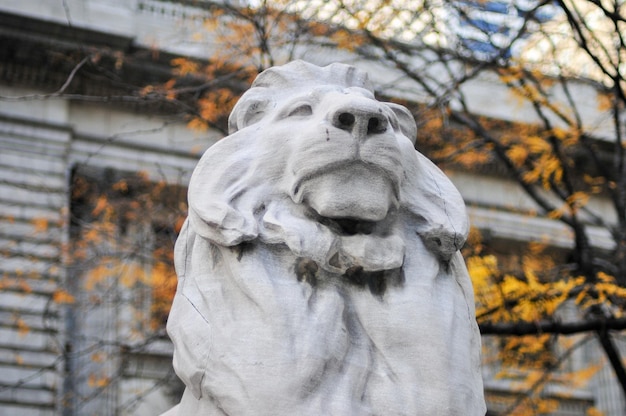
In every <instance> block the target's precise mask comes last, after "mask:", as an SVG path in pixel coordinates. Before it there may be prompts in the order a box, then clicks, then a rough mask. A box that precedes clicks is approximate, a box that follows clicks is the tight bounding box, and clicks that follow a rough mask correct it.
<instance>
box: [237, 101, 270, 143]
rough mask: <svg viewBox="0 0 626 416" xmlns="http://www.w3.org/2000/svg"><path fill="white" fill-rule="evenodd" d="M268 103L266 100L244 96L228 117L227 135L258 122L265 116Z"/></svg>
mask: <svg viewBox="0 0 626 416" xmlns="http://www.w3.org/2000/svg"><path fill="white" fill-rule="evenodd" d="M268 103H269V100H267V99H262V98H257V97H246V96H245V95H244V96H243V97H242V98H241V99H240V100H239V101H238V102H237V104H236V105H235V108H233V111H232V112H231V113H230V116H229V117H228V134H233V133H235V132H237V131H239V130H241V129H243V128H246V127H248V126H250V125H252V124H254V123H256V122H257V121H260V120H261V119H262V118H263V117H264V116H265V111H266V109H267V105H268Z"/></svg>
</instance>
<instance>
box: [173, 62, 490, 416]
mask: <svg viewBox="0 0 626 416" xmlns="http://www.w3.org/2000/svg"><path fill="white" fill-rule="evenodd" d="M229 124H230V133H231V134H230V135H229V136H228V137H227V138H225V139H223V140H222V141H220V142H218V143H217V144H215V145H214V146H212V147H211V148H210V149H208V150H207V152H206V153H205V154H204V156H203V157H202V159H201V160H200V162H199V163H198V166H197V167H196V169H195V171H194V173H193V175H192V178H191V182H190V185H189V217H188V221H187V222H186V225H185V226H184V228H183V230H182V232H181V236H180V237H179V240H178V241H177V243H176V253H175V260H176V270H177V273H178V276H179V284H178V288H177V293H176V297H175V299H174V305H173V307H172V312H171V314H170V318H169V321H168V333H169V334H170V336H171V337H172V340H173V341H174V345H175V353H174V366H175V368H176V372H177V374H178V375H179V376H180V377H181V379H182V380H183V381H184V382H185V384H186V385H187V390H186V393H185V396H184V397H183V400H182V402H181V407H180V412H179V414H185V415H186V414H206V415H238V416H239V415H255V416H259V415H267V416H270V415H271V416H287V415H302V416H319V415H322V414H324V415H337V416H346V415H381V414H390V415H433V414H439V415H446V416H452V415H459V416H460V415H465V416H467V415H472V416H474V415H482V414H484V402H483V399H482V384H481V379H480V370H479V364H480V360H479V351H480V338H479V334H478V328H477V326H476V323H475V319H474V315H473V308H474V306H473V295H472V289H471V284H470V282H469V277H468V276H467V272H466V269H465V266H464V264H463V260H462V258H461V257H460V254H459V253H458V250H459V248H460V247H461V245H462V244H463V242H464V240H465V237H466V234H467V230H468V224H467V218H466V214H465V209H464V204H463V201H462V199H461V197H460V195H459V193H458V192H457V191H456V189H455V188H454V186H453V185H452V183H451V182H450V181H449V180H448V179H447V178H446V177H445V175H444V174H443V173H442V172H441V171H440V170H439V169H438V168H436V167H435V166H434V165H433V164H432V163H431V162H430V161H429V160H428V159H426V158H425V157H424V156H422V155H421V154H420V153H418V152H416V151H415V149H414V143H415V137H416V134H417V129H416V125H415V122H414V120H413V117H412V116H411V114H410V113H409V111H408V110H407V109H405V108H404V107H402V106H399V105H396V104H392V103H383V102H379V101H378V100H376V98H375V97H374V94H373V90H372V88H371V87H370V85H369V84H368V81H367V77H366V75H365V73H363V72H361V71H359V70H357V69H356V68H354V67H351V66H348V65H341V64H333V65H329V66H327V67H324V68H320V67H317V66H314V65H311V64H307V63H305V62H301V61H297V62H293V63H290V64H287V65H285V66H282V67H277V68H271V69H269V70H267V71H265V72H263V73H262V74H260V75H259V76H258V78H257V79H256V81H255V82H254V84H253V86H252V88H251V89H250V90H249V91H248V92H246V93H245V94H244V95H243V96H242V98H241V99H240V101H239V102H238V103H237V105H236V107H235V108H234V110H233V112H232V114H231V117H230V121H229Z"/></svg>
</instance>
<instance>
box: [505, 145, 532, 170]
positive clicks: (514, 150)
mask: <svg viewBox="0 0 626 416" xmlns="http://www.w3.org/2000/svg"><path fill="white" fill-rule="evenodd" d="M506 155H507V156H508V157H509V159H511V162H513V164H514V165H515V166H517V167H520V166H522V165H523V164H524V162H525V161H526V158H527V157H528V151H527V150H526V148H525V147H524V146H521V145H519V144H516V145H513V146H511V147H510V148H509V149H508V150H507V151H506Z"/></svg>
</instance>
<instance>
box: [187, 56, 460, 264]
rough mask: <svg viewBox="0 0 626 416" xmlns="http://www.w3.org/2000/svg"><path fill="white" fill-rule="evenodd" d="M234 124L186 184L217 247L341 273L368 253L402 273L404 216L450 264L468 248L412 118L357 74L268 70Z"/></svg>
mask: <svg viewBox="0 0 626 416" xmlns="http://www.w3.org/2000/svg"><path fill="white" fill-rule="evenodd" d="M229 126H230V133H231V134H230V136H229V137H228V138H226V139H224V140H222V141H221V142H219V143H217V144H216V145H215V146H213V147H212V148H211V149H209V151H207V153H206V154H205V155H204V156H203V158H202V160H201V161H200V163H199V165H198V167H197V168H196V171H195V172H194V175H193V177H192V180H191V183H190V187H189V207H190V213H189V218H190V221H191V223H192V224H193V225H194V229H195V230H197V232H198V233H199V234H200V235H201V236H203V237H205V238H208V239H209V240H211V241H213V242H215V243H216V244H220V245H224V246H234V245H238V244H240V243H242V242H245V241H250V240H254V239H257V238H259V239H261V240H262V241H265V242H267V243H286V244H287V245H288V246H289V247H290V248H291V249H292V251H293V252H294V253H296V254H298V255H300V256H302V257H307V258H312V259H314V260H315V261H317V262H319V264H320V266H321V267H323V268H325V269H327V270H329V271H333V272H343V271H345V270H346V269H348V268H350V267H352V266H355V265H358V264H355V260H354V258H355V257H363V255H365V257H366V263H365V264H360V266H363V267H364V268H365V269H366V270H367V269H370V270H376V269H386V268H394V267H400V266H401V264H402V255H403V251H402V250H403V247H402V246H403V244H402V242H401V241H400V239H399V235H398V233H396V232H394V230H395V229H396V227H397V226H398V225H399V224H400V222H399V221H400V219H401V218H403V217H407V216H409V217H411V219H412V222H415V225H416V228H415V230H414V231H415V232H416V233H417V234H419V235H420V236H421V237H422V238H423V239H424V242H425V243H426V245H427V246H428V247H429V248H430V249H431V250H432V251H433V253H435V254H436V255H437V256H438V257H439V258H441V259H443V260H445V259H448V258H450V256H451V255H452V254H453V253H454V252H456V251H457V250H458V249H459V248H460V247H461V246H462V245H463V242H464V241H465V236H466V233H467V230H468V224H467V218H466V215H465V211H464V205H463V202H462V199H461V197H460V195H459V194H458V192H457V191H456V189H455V188H454V186H453V185H452V184H451V183H450V181H449V180H448V179H447V178H446V177H445V176H444V175H443V174H442V173H441V171H440V170H439V169H437V168H436V167H435V166H434V165H433V164H432V163H431V162H430V161H429V160H427V159H426V158H425V157H423V156H422V155H421V154H419V153H417V152H415V150H414V143H415V136H416V134H417V129H416V125H415V121H414V119H413V117H412V115H411V114H410V112H409V111H408V110H407V109H406V108H404V107H402V106H400V105H397V104H393V103H383V102H379V101H377V100H376V99H375V97H374V94H373V90H372V88H371V86H370V85H369V83H368V81H367V75H366V74H365V73H364V72H361V71H359V70H357V69H356V68H354V67H352V66H348V65H342V64H333V65H330V66H327V67H323V68H321V67H317V66H314V65H311V64H308V63H305V62H302V61H296V62H293V63H291V64H288V65H285V66H282V67H276V68H271V69H269V70H267V71H265V72H263V73H262V74H261V75H259V77H258V78H257V79H256V81H255V82H254V84H253V85H252V88H251V89H250V90H249V91H247V92H246V93H245V94H244V95H243V96H242V98H241V99H240V101H239V102H238V103H237V105H236V106H235V108H234V110H233V112H232V114H231V116H230V119H229ZM303 230H306V232H303ZM363 245H364V246H363ZM355 246H359V247H355ZM354 250H357V251H358V250H360V251H361V252H360V253H356V252H354ZM377 253H378V254H377ZM378 257H380V259H378Z"/></svg>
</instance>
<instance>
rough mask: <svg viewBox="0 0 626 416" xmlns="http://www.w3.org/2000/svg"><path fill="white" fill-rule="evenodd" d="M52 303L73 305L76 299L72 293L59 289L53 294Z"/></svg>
mask: <svg viewBox="0 0 626 416" xmlns="http://www.w3.org/2000/svg"><path fill="white" fill-rule="evenodd" d="M52 301H53V302H55V303H58V304H71V303H74V302H75V301H76V299H75V298H74V296H73V295H71V294H70V293H68V292H66V291H64V290H61V289H57V290H56V291H54V293H53V294H52Z"/></svg>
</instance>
